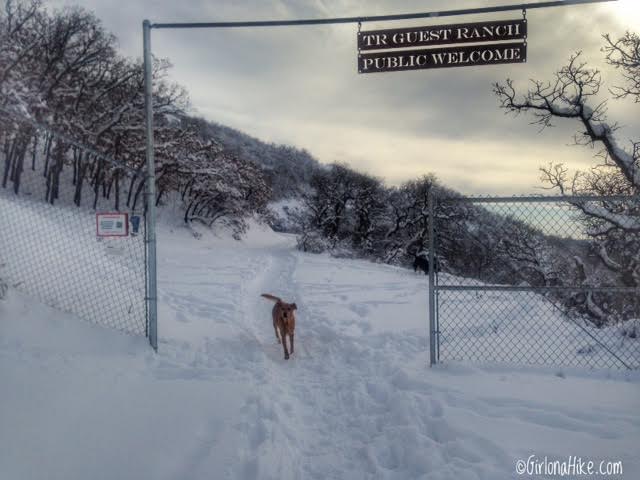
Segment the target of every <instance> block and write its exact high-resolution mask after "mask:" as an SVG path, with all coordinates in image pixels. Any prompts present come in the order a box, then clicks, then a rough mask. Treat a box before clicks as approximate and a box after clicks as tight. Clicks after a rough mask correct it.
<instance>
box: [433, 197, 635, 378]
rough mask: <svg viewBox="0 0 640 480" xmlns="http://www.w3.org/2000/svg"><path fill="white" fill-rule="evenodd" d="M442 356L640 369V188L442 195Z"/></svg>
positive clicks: (438, 215) (438, 219)
mask: <svg viewBox="0 0 640 480" xmlns="http://www.w3.org/2000/svg"><path fill="white" fill-rule="evenodd" d="M435 244H436V247H435V251H436V254H437V256H438V260H439V261H440V263H443V264H444V265H445V268H444V269H443V271H441V272H439V273H438V274H437V277H436V285H435V297H436V307H437V308H436V312H437V315H436V325H437V327H436V328H437V336H438V338H437V340H438V341H437V342H436V344H437V346H438V347H437V348H438V359H439V361H447V360H455V361H463V362H475V363H507V364H521V365H546V366H570V367H586V368H593V369H617V368H621V369H638V368H640V339H639V338H638V336H639V335H640V197H633V196H610V197H604V196H600V197H596V196H584V197H579V196H572V197H513V198H500V197H486V198H439V199H437V202H436V212H435Z"/></svg>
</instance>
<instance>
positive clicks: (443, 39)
mask: <svg viewBox="0 0 640 480" xmlns="http://www.w3.org/2000/svg"><path fill="white" fill-rule="evenodd" d="M524 38H527V21H526V20H525V19H520V20H501V21H495V22H482V23H463V24H458V25H434V26H431V27H411V28H394V29H390V30H370V31H362V32H358V49H359V50H383V49H392V48H408V47H418V46H422V47H428V46H431V45H447V44H454V43H481V42H497V41H502V40H518V39H524Z"/></svg>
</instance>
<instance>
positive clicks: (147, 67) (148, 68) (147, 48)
mask: <svg viewBox="0 0 640 480" xmlns="http://www.w3.org/2000/svg"><path fill="white" fill-rule="evenodd" d="M142 48H143V54H144V106H145V131H146V136H147V178H146V182H145V183H146V197H147V201H146V204H147V215H146V220H147V225H146V234H147V262H148V263H147V272H148V273H147V312H148V315H149V343H150V344H151V346H152V347H153V349H154V350H155V351H156V352H157V351H158V293H157V290H158V283H157V271H156V166H155V160H154V154H153V90H152V88H153V87H152V81H153V78H152V71H153V65H152V59H151V22H149V20H145V21H143V22H142Z"/></svg>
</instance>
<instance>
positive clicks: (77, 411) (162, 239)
mask: <svg viewBox="0 0 640 480" xmlns="http://www.w3.org/2000/svg"><path fill="white" fill-rule="evenodd" d="M201 233H202V232H201ZM158 238H159V244H158V246H159V275H160V278H159V296H160V303H159V314H160V317H159V318H160V320H159V335H160V344H159V353H158V354H154V353H153V352H152V351H151V349H150V348H149V347H148V345H147V343H146V340H145V339H144V338H142V337H134V336H129V335H126V334H124V333H119V332H115V331H113V330H107V329H104V328H102V327H99V326H95V325H90V324H88V323H85V322H83V321H80V320H78V319H76V318H73V317H72V316H70V315H67V314H62V313H59V312H57V311H54V310H51V309H50V308H48V307H44V306H42V305H39V304H38V303H35V302H33V300H32V299H31V298H29V297H25V296H24V295H23V294H20V293H19V292H17V291H16V290H15V289H10V291H9V294H8V298H7V299H6V300H4V301H0V384H1V385H2V386H3V399H2V402H1V403H0V425H1V426H2V428H1V429H0V478H2V479H4V478H6V479H12V480H13V479H60V480H62V479H64V480H71V479H89V478H90V479H105V480H107V479H109V480H111V479H146V478H153V479H167V480H170V479H176V480H177V479H207V480H209V479H247V480H248V479H257V478H260V479H276V478H278V479H318V480H319V479H427V478H428V479H456V480H466V479H486V480H501V479H511V478H516V477H518V475H517V474H516V473H515V472H516V462H517V461H518V460H525V461H526V460H527V458H529V457H530V456H531V455H535V457H534V459H533V461H535V460H536V459H538V461H542V460H543V459H544V457H545V456H547V457H548V458H549V460H550V461H552V460H559V461H567V460H568V457H569V456H578V457H581V458H582V459H583V460H584V461H589V460H591V461H594V462H596V466H597V465H598V464H599V462H600V461H601V460H604V461H607V462H609V461H610V462H622V465H623V471H624V474H623V475H622V476H616V477H612V478H625V479H636V478H640V459H639V458H638V455H637V441H638V439H639V438H640V420H638V415H637V412H638V411H639V409H640V377H638V375H637V373H634V374H629V373H626V374H625V373H612V374H604V373H577V372H571V371H560V370H558V369H538V370H532V369H526V370H525V369H516V368H509V367H500V368H498V367H495V368H479V367H463V366H456V365H454V364H449V365H443V366H438V367H437V368H433V369H429V368H428V367H427V364H428V351H427V348H428V338H427V333H426V332H427V316H426V311H427V285H426V280H425V277H424V276H421V275H415V274H413V272H410V271H408V270H403V269H399V268H395V267H390V266H385V265H375V264H372V263H367V262H363V261H353V260H344V259H333V258H330V257H327V256H321V255H308V254H303V253H301V252H298V251H296V250H295V249H294V244H295V241H294V239H293V237H291V236H287V235H282V234H276V233H273V232H272V231H270V230H266V229H264V228H262V227H260V226H257V225H253V227H252V229H251V230H250V232H249V235H248V237H247V238H246V239H245V240H243V241H241V242H237V241H235V240H232V239H227V238H226V236H221V237H220V238H217V237H215V236H213V234H210V233H203V235H202V236H201V237H200V238H199V239H197V238H195V236H194V235H193V231H192V230H190V229H187V228H185V227H170V226H169V224H168V223H164V224H162V225H161V226H160V231H159V236H158ZM263 292H267V293H273V294H276V295H279V296H282V297H283V298H285V299H287V300H290V301H295V302H296V303H297V304H298V306H299V311H298V322H297V329H296V350H295V353H294V354H293V356H292V358H291V359H290V360H289V361H285V360H284V359H283V353H282V350H281V347H280V346H279V345H278V344H277V343H276V340H275V338H274V333H273V328H272V325H271V319H270V309H271V306H272V304H271V303H270V302H269V301H267V300H265V299H263V298H261V297H260V296H259V295H260V294H261V293H263ZM596 478H598V477H596Z"/></svg>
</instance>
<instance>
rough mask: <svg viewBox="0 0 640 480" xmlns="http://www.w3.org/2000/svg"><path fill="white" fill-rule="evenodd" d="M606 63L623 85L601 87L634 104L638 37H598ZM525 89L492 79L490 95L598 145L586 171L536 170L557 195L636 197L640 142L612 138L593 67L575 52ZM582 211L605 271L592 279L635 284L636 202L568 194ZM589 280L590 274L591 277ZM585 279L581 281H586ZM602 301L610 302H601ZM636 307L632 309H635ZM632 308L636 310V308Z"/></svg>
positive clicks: (639, 73) (638, 278)
mask: <svg viewBox="0 0 640 480" xmlns="http://www.w3.org/2000/svg"><path fill="white" fill-rule="evenodd" d="M603 37H604V39H605V41H606V46H605V47H604V48H603V51H604V53H605V54H606V61H607V62H608V63H609V64H611V65H613V66H615V67H617V68H619V69H621V70H622V72H623V80H624V82H623V84H622V85H621V86H614V87H613V88H612V89H610V90H609V93H610V94H611V95H612V96H613V97H614V98H616V99H623V98H627V97H630V98H633V99H634V100H635V102H638V100H639V98H640V97H639V96H638V94H639V93H640V90H639V89H638V86H639V85H640V39H639V37H638V35H637V34H632V33H630V32H627V34H626V35H625V36H623V37H622V38H620V39H618V40H616V41H613V40H612V39H611V37H610V36H609V35H604V36H603ZM531 84H532V87H531V88H530V89H529V90H528V91H527V92H526V93H524V94H522V95H519V94H518V93H517V92H516V89H515V87H514V84H513V82H512V81H511V80H509V79H507V80H506V82H505V83H496V84H494V93H495V94H496V95H497V96H498V98H499V99H500V102H501V107H502V108H503V109H505V110H506V111H507V112H512V113H515V114H519V113H522V112H529V113H531V114H532V115H533V116H534V119H535V120H534V121H533V123H534V124H538V125H540V126H541V128H542V129H544V128H546V127H549V126H552V125H553V121H554V120H555V119H557V118H564V119H573V120H575V121H577V122H578V125H579V128H578V131H577V132H576V133H575V135H574V140H575V143H576V144H577V145H585V146H590V147H595V146H599V147H600V149H599V151H598V153H597V156H598V157H599V158H600V159H601V161H600V162H599V164H597V165H596V166H594V167H593V168H592V169H590V170H589V171H577V172H575V173H573V174H570V173H569V170H568V169H567V168H566V167H565V166H564V165H563V164H554V163H550V164H549V165H547V166H543V167H542V168H541V172H542V181H543V182H544V183H545V184H546V185H547V186H548V187H549V188H552V189H556V190H557V191H558V192H559V193H560V194H561V195H567V196H569V195H609V196H615V195H640V141H630V143H629V145H628V146H627V147H626V148H625V147H622V146H621V145H620V144H619V142H618V139H617V138H616V132H617V131H618V130H619V125H618V124H617V123H611V122H610V121H609V120H608V118H607V100H606V99H605V100H602V101H601V100H598V98H599V95H601V94H602V92H601V90H602V87H603V85H604V81H603V79H602V75H601V73H600V72H599V71H598V70H597V69H595V68H590V67H588V65H587V63H586V62H584V61H583V60H582V54H581V53H580V52H578V53H576V54H574V55H572V56H571V57H570V59H569V62H568V64H567V65H566V66H564V67H562V68H561V69H560V70H559V71H558V72H557V73H556V74H555V78H554V79H553V80H552V81H540V80H531ZM571 203H572V204H573V205H574V206H575V207H576V208H577V209H578V210H579V211H580V212H581V213H582V218H583V221H584V224H585V227H586V229H585V231H586V234H587V235H589V236H590V237H591V238H592V239H593V243H594V246H593V250H594V252H595V253H596V254H597V256H598V257H599V259H600V261H601V265H602V266H603V267H604V268H605V269H606V270H607V271H608V272H609V273H610V274H611V275H610V276H609V277H608V278H603V277H602V276H601V275H599V274H598V275H594V274H592V277H595V276H599V277H600V278H598V279H597V280H598V281H599V282H601V283H602V282H604V283H614V284H621V285H624V286H632V287H635V286H640V204H639V203H638V202H637V201H629V200H626V201H619V200H615V199H613V200H607V201H601V202H585V201H575V200H571ZM591 280H592V281H596V279H595V278H592V279H591ZM589 281H590V280H589V279H587V280H586V282H589ZM589 301H590V302H591V305H590V306H589V308H588V310H589V311H590V313H591V314H592V316H593V317H596V318H597V319H598V321H597V323H598V324H603V323H606V320H605V319H603V318H601V317H602V316H603V315H605V312H604V311H605V309H604V308H602V305H598V304H597V303H596V302H595V301H594V300H593V298H591V297H590V298H589ZM609 303H610V300H609ZM638 307H639V306H636V307H634V308H638ZM636 313H637V312H636Z"/></svg>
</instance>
